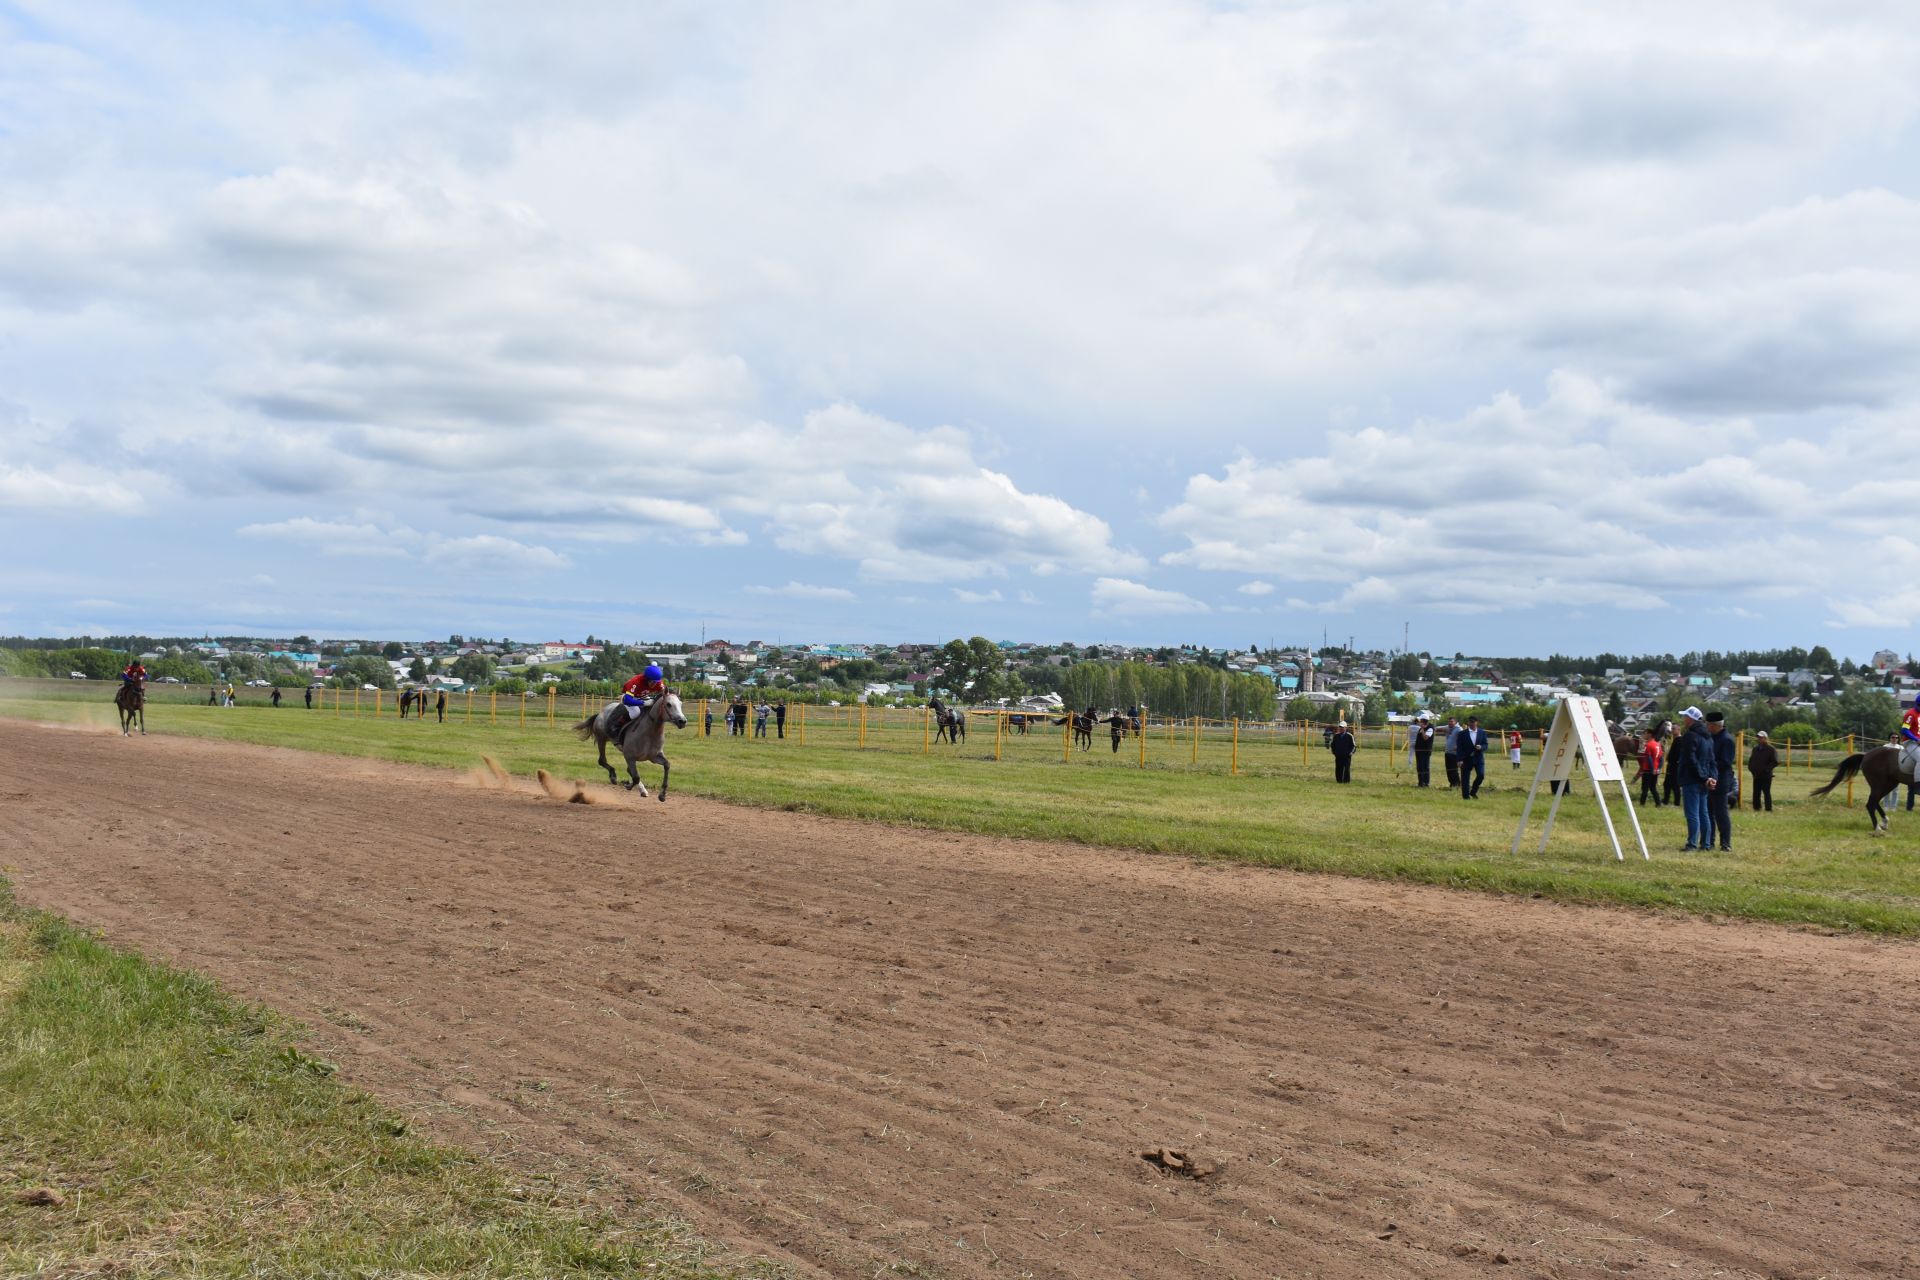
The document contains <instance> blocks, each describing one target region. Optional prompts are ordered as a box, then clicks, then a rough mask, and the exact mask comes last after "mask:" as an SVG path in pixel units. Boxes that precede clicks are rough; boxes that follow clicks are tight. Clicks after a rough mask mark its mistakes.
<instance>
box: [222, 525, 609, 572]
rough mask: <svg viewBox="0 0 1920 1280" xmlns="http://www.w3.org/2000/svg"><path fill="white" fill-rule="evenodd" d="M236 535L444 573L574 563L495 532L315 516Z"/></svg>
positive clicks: (255, 527)
mask: <svg viewBox="0 0 1920 1280" xmlns="http://www.w3.org/2000/svg"><path fill="white" fill-rule="evenodd" d="M236 532H238V533H239V534H240V536H242V537H245V538H266V539H272V540H275V541H281V542H291V543H295V544H298V545H302V546H307V547H311V548H313V549H314V550H316V551H318V552H320V553H321V554H322V555H330V556H370V557H375V558H382V559H410V558H417V559H419V560H420V561H421V562H422V563H424V564H427V565H431V566H433V567H435V568H441V569H467V570H479V569H486V570H493V571H498V572H505V573H534V572H542V571H553V570H559V569H565V568H567V567H568V565H569V564H570V563H571V562H570V561H569V560H568V559H567V557H566V556H564V555H562V554H560V553H559V552H557V551H555V550H553V549H552V548H551V547H541V546H529V545H528V544H526V543H523V542H516V541H514V540H513V539H511V538H502V537H500V536H498V535H497V534H472V535H468V536H464V537H450V536H447V535H445V534H440V533H421V532H419V531H417V530H414V529H410V528H407V527H406V526H404V525H401V526H396V527H393V528H382V527H381V526H379V525H377V524H373V523H359V524H349V523H347V522H345V521H339V520H316V519H314V518H313V517H311V516H296V517H294V518H293V519H290V520H280V521H275V522H273V523H270V524H250V525H243V526H242V527H241V528H240V529H238V530H237V531H236Z"/></svg>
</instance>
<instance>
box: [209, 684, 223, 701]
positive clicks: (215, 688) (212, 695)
mask: <svg viewBox="0 0 1920 1280" xmlns="http://www.w3.org/2000/svg"><path fill="white" fill-rule="evenodd" d="M207 705H208V706H210V707H217V706H219V705H220V686H219V685H217V684H210V685H208V686H207Z"/></svg>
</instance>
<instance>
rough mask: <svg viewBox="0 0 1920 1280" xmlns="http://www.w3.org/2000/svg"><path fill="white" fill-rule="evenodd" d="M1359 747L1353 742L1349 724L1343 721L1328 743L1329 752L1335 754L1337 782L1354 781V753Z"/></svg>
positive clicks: (1334, 773)
mask: <svg viewBox="0 0 1920 1280" xmlns="http://www.w3.org/2000/svg"><path fill="white" fill-rule="evenodd" d="M1357 746H1358V744H1357V743H1355V742H1354V740H1353V730H1351V729H1349V728H1347V722H1346V721H1345V720H1342V721H1341V722H1340V723H1339V724H1338V725H1336V726H1335V727H1334V730H1333V737H1332V738H1331V739H1329V740H1328V742H1327V750H1329V751H1331V752H1333V780H1334V781H1335V782H1352V781H1353V753H1354V750H1355V749H1356V747H1357Z"/></svg>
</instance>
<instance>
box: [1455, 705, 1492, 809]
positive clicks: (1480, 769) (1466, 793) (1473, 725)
mask: <svg viewBox="0 0 1920 1280" xmlns="http://www.w3.org/2000/svg"><path fill="white" fill-rule="evenodd" d="M1453 742H1454V748H1453V749H1454V754H1456V755H1458V756H1459V757H1460V798H1461V799H1462V800H1478V799H1479V798H1480V784H1481V783H1482V782H1485V781H1486V780H1487V731H1486V730H1485V729H1482V728H1481V727H1480V717H1479V716H1468V717H1467V723H1466V726H1465V727H1464V728H1462V729H1461V730H1460V732H1459V733H1458V734H1457V735H1455V737H1454V740H1453Z"/></svg>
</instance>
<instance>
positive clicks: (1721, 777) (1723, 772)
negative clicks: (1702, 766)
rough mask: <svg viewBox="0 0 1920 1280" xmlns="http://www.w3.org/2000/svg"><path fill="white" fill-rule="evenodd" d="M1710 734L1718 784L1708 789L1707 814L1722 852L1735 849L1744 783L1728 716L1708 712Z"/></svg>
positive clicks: (1729, 851) (1715, 781)
mask: <svg viewBox="0 0 1920 1280" xmlns="http://www.w3.org/2000/svg"><path fill="white" fill-rule="evenodd" d="M1707 737H1708V738H1710V739H1711V740H1712V741H1713V777H1714V785H1713V786H1711V787H1709V788H1708V789H1707V816H1708V817H1709V818H1711V819H1712V820H1713V830H1714V832H1715V833H1717V834H1718V836H1719V839H1720V852H1722V853H1732V852H1733V813H1732V806H1733V803H1734V800H1733V795H1734V791H1735V789H1736V788H1737V787H1738V786H1739V784H1740V748H1739V745H1738V744H1737V743H1735V742H1734V740H1733V735H1732V734H1730V733H1728V732H1727V718H1726V716H1724V715H1722V714H1721V713H1720V712H1718V711H1710V712H1708V713H1707Z"/></svg>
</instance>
